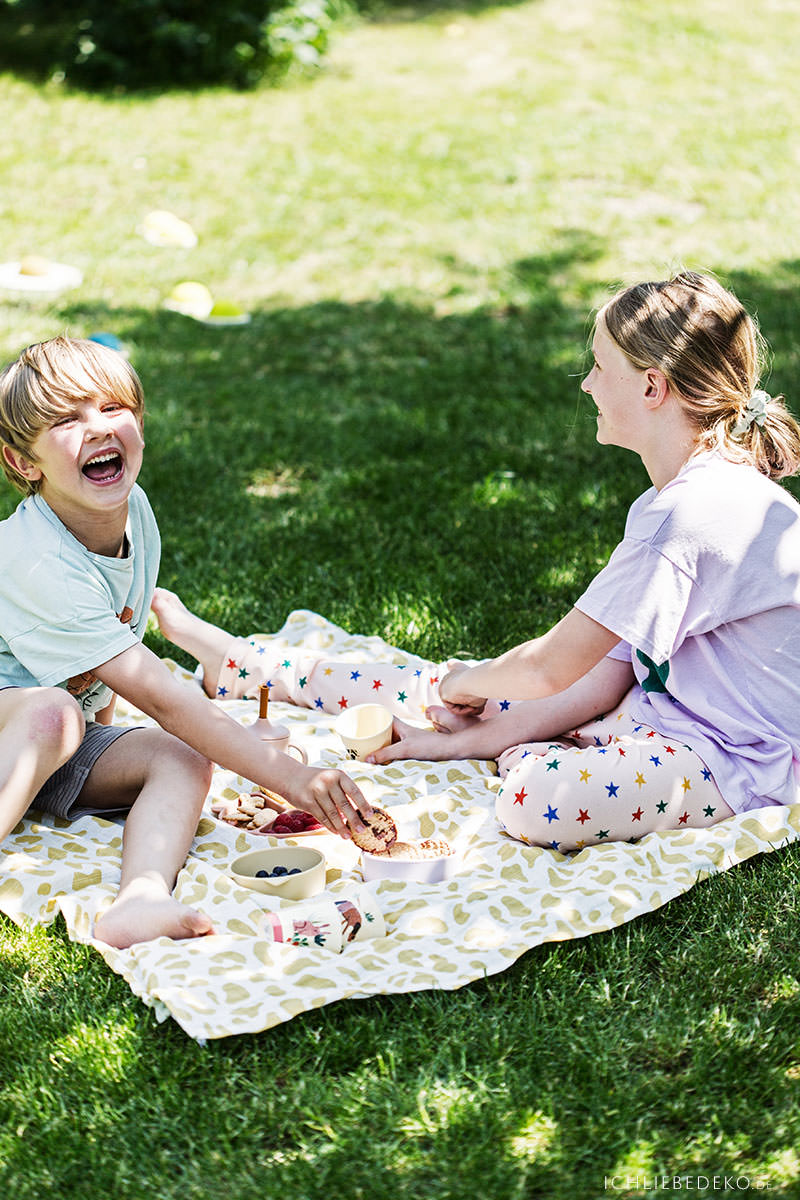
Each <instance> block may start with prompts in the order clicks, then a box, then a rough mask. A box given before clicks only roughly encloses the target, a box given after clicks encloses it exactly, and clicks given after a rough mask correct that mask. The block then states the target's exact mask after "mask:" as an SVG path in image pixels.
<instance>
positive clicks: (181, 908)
mask: <svg viewBox="0 0 800 1200" xmlns="http://www.w3.org/2000/svg"><path fill="white" fill-rule="evenodd" d="M213 932H214V929H213V926H212V924H211V919H210V918H209V917H207V916H205V914H204V913H200V912H198V911H197V910H196V909H194V908H188V907H187V906H186V905H185V904H181V903H180V901H178V900H176V899H175V898H174V896H171V895H170V894H169V892H167V891H166V889H165V888H164V887H163V886H160V885H159V884H157V883H155V882H154V881H151V880H146V879H145V880H142V879H136V880H133V881H132V882H131V883H130V884H129V885H128V886H127V887H126V888H123V889H122V890H121V891H120V893H119V894H118V896H117V897H116V899H115V900H114V903H113V904H112V905H111V907H110V908H108V909H106V911H105V912H104V913H103V915H102V916H100V917H98V918H97V920H96V921H95V924H94V936H95V937H96V938H97V940H98V941H99V942H106V944H107V945H109V946H114V947H115V948H116V949H117V950H126V949H127V948H128V947H129V946H133V945H134V944H135V943H136V942H149V941H152V939H153V938H158V937H168V938H172V939H173V940H175V941H178V940H180V939H181V938H194V937H203V936H204V935H205V934H207V933H213Z"/></svg>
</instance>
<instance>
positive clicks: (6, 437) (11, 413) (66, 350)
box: [0, 337, 144, 495]
mask: <svg viewBox="0 0 800 1200" xmlns="http://www.w3.org/2000/svg"><path fill="white" fill-rule="evenodd" d="M90 396H95V397H100V398H102V399H107V400H111V401H114V402H115V403H118V404H123V405H125V407H126V408H130V409H132V410H133V412H135V413H136V416H137V417H138V419H139V421H140V422H141V421H142V419H143V417H144V393H143V391H142V385H141V383H140V382H139V376H138V375H137V374H136V372H135V371H134V369H133V367H132V366H131V365H130V363H129V362H128V361H127V360H126V359H125V358H124V357H123V355H121V354H120V353H119V352H118V351H117V350H111V349H109V347H108V346H103V345H101V344H100V343H99V342H92V341H88V340H83V339H82V338H68V337H55V338H51V339H50V341H47V342H39V343H38V344H37V345H35V346H28V348H27V350H23V352H22V354H20V356H19V358H18V359H17V360H16V362H13V363H11V364H10V366H7V367H6V368H5V370H4V371H3V372H2V373H0V443H2V444H4V445H6V446H9V447H10V448H11V449H12V450H15V451H16V452H17V453H19V454H24V455H25V457H26V458H28V459H31V460H33V457H34V456H33V454H32V447H33V444H34V442H35V441H36V439H37V437H38V436H39V434H40V433H41V432H42V431H43V430H44V429H49V428H50V427H51V426H52V425H54V424H55V422H56V421H58V420H59V419H60V418H61V417H63V416H65V415H66V414H67V413H69V412H70V411H71V410H72V409H73V408H74V407H75V405H76V404H77V403H78V402H79V401H81V400H85V399H86V398H87V397H90ZM2 465H3V470H4V471H5V473H6V475H7V477H8V478H9V479H10V481H11V483H12V484H13V485H14V487H16V488H18V489H19V490H20V491H21V492H24V493H25V494H26V495H30V494H31V492H36V491H38V490H39V486H40V484H41V480H36V481H35V482H30V481H29V480H27V479H25V478H24V476H22V475H20V474H19V472H18V471H15V470H14V468H13V467H12V466H11V464H10V463H8V462H6V459H5V456H2Z"/></svg>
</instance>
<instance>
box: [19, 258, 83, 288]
mask: <svg viewBox="0 0 800 1200" xmlns="http://www.w3.org/2000/svg"><path fill="white" fill-rule="evenodd" d="M21 266H22V263H21V262H7V263H2V264H0V287H2V288H5V289H6V290H7V291H14V292H63V291H66V290H67V288H74V287H77V286H78V284H79V283H81V282H82V280H83V274H82V273H81V272H80V271H79V270H78V268H77V267H70V266H67V264H66V263H54V262H51V263H48V268H47V270H46V271H45V272H43V273H42V274H36V275H27V274H23V273H22V272H21V271H20V267H21Z"/></svg>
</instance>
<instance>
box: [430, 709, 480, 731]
mask: <svg viewBox="0 0 800 1200" xmlns="http://www.w3.org/2000/svg"><path fill="white" fill-rule="evenodd" d="M425 716H426V717H427V718H428V720H429V721H430V723H431V725H432V726H433V728H434V729H435V730H436V732H437V733H460V732H461V730H462V729H469V728H470V727H472V726H474V724H475V722H476V721H478V720H480V718H479V717H467V716H462V715H461V714H460V713H452V712H450V709H449V708H445V707H444V705H439V704H430V705H428V707H427V708H426V710H425Z"/></svg>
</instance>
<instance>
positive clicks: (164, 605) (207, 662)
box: [150, 588, 231, 699]
mask: <svg viewBox="0 0 800 1200" xmlns="http://www.w3.org/2000/svg"><path fill="white" fill-rule="evenodd" d="M150 607H151V608H152V610H153V612H154V613H155V616H156V619H157V621H158V627H159V629H160V630H161V632H162V633H163V635H164V637H165V638H168V639H169V641H171V642H174V643H175V645H176V646H180V648H181V650H185V651H186V653H187V654H191V655H192V657H193V658H196V659H197V661H198V662H199V663H200V665H201V667H202V668H203V690H204V691H205V693H206V695H207V696H210V697H211V698H212V699H213V698H214V697H215V696H216V694H217V680H218V679H219V673H220V668H221V667H222V660H223V657H224V654H225V650H226V648H227V647H228V645H229V644H230V642H231V635H230V634H229V633H226V632H225V630H224V629H219V628H218V627H217V626H216V625H212V624H211V623H210V622H209V621H204V620H202V618H201V617H198V616H195V614H194V613H193V612H190V611H189V609H188V608H187V607H186V605H185V604H184V603H183V601H182V600H181V598H180V596H176V594H175V592H170V591H169V590H168V589H167V588H156V590H155V592H154V593H153V599H152V601H151V605H150Z"/></svg>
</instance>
